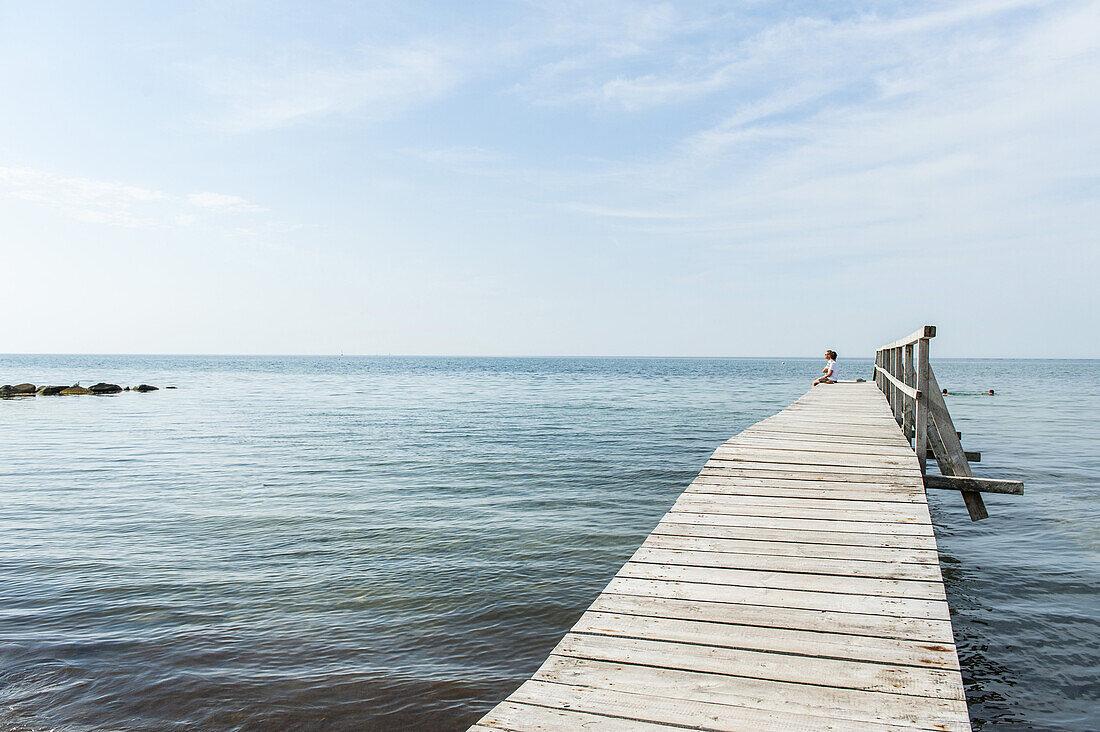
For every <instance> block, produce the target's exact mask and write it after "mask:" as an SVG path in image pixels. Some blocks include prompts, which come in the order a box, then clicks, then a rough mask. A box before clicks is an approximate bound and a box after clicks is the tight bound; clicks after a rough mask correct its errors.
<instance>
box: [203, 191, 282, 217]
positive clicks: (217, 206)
mask: <svg viewBox="0 0 1100 732" xmlns="http://www.w3.org/2000/svg"><path fill="white" fill-rule="evenodd" d="M187 201H188V203H190V204H191V205H192V206H198V207H199V208H205V209H210V210H213V211H225V212H228V213H249V212H256V211H266V210H267V209H265V208H264V207H263V206H257V205H256V204H254V203H249V202H248V201H246V200H245V199H243V198H241V197H240V196H228V195H226V194H224V193H210V192H208V191H207V192H203V193H189V194H187Z"/></svg>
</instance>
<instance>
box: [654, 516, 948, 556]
mask: <svg viewBox="0 0 1100 732" xmlns="http://www.w3.org/2000/svg"><path fill="white" fill-rule="evenodd" d="M652 533H654V534H663V535H671V536H695V537H705V538H709V539H764V540H766V541H784V540H786V541H797V542H800V543H804V544H842V545H846V546H862V547H892V548H895V549H932V550H934V549H935V548H936V540H935V537H933V536H908V535H905V534H873V533H871V532H846V531H810V530H794V529H776V528H757V527H753V526H721V525H699V524H688V523H676V522H675V521H662V522H661V523H659V524H657V525H656V526H655V527H654V528H653V532H652Z"/></svg>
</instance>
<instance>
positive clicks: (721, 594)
mask: <svg viewBox="0 0 1100 732" xmlns="http://www.w3.org/2000/svg"><path fill="white" fill-rule="evenodd" d="M605 591H606V592H615V593H618V594H620V595H639V596H642V597H667V598H671V599H674V600H696V601H699V602H733V603H738V604H742V605H771V606H772V607H790V608H801V609H803V610H831V611H834V612H853V613H862V614H865V615H891V616H896V617H902V618H922V619H924V620H947V619H948V613H947V603H946V602H944V601H942V600H924V599H919V598H911V597H878V596H872V595H856V594H851V593H844V592H820V591H816V590H789V589H785V588H780V587H771V586H765V587H741V586H738V585H731V586H728V587H726V586H722V585H716V584H709V583H706V582H681V581H678V580H657V579H641V578H637V577H615V578H614V579H612V580H611V582H609V583H608V585H607V589H606V590H605Z"/></svg>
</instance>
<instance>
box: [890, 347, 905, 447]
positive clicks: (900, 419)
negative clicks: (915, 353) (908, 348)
mask: <svg viewBox="0 0 1100 732" xmlns="http://www.w3.org/2000/svg"><path fill="white" fill-rule="evenodd" d="M901 349H902V347H901V346H898V347H897V348H895V349H894V364H893V365H894V368H893V370H892V371H891V372H890V373H891V374H893V375H894V378H895V379H897V380H898V381H901V377H902V366H901ZM904 414H905V394H903V393H902V391H901V389H899V388H898V387H897V386H895V387H894V419H895V420H896V421H897V423H898V427H901V426H902V424H904V422H905V417H904V416H903V415H904Z"/></svg>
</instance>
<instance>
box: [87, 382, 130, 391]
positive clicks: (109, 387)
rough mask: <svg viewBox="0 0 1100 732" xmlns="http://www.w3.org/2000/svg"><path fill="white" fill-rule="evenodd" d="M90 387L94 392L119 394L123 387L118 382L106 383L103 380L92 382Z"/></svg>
mask: <svg viewBox="0 0 1100 732" xmlns="http://www.w3.org/2000/svg"><path fill="white" fill-rule="evenodd" d="M88 389H89V391H91V392H92V393H93V394H118V393H119V392H120V391H122V387H121V386H119V385H118V384H105V383H103V382H102V381H101V382H99V383H98V384H92V385H91V386H89V387H88Z"/></svg>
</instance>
